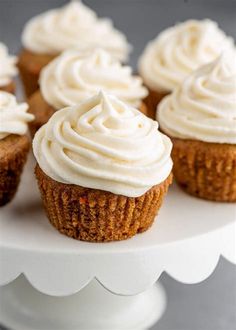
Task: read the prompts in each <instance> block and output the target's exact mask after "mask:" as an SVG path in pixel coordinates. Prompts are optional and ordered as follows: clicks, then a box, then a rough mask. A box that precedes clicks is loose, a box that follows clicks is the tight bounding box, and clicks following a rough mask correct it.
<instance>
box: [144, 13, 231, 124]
mask: <svg viewBox="0 0 236 330" xmlns="http://www.w3.org/2000/svg"><path fill="white" fill-rule="evenodd" d="M234 49H235V46H234V42H233V39H232V38H230V37H228V36H226V35H225V33H224V32H223V31H222V30H220V29H219V27H218V25H217V23H215V22H213V21H210V20H209V19H205V20H202V21H197V20H189V21H186V22H184V23H180V24H177V25H175V26H173V27H170V28H168V29H166V30H165V31H163V32H162V33H160V34H159V35H158V36H157V38H156V39H154V40H153V41H151V42H149V44H148V45H147V47H146V48H145V50H144V52H143V54H142V56H141V58H140V60H139V73H140V75H141V77H142V78H143V80H144V83H145V84H146V86H147V87H148V89H149V95H148V97H147V99H146V103H147V105H148V109H150V116H151V117H152V118H155V113H156V106H157V104H158V103H159V102H160V101H161V100H162V98H163V97H164V96H166V95H167V94H169V93H171V92H172V91H173V90H174V89H175V88H176V87H177V86H178V85H179V84H181V83H182V81H183V80H184V79H185V78H186V77H187V76H188V75H189V74H190V73H191V72H192V71H194V70H195V69H197V68H199V67H200V66H202V65H203V64H206V63H208V62H211V61H213V60H215V59H216V58H217V57H218V56H219V55H220V54H221V52H222V50H234Z"/></svg>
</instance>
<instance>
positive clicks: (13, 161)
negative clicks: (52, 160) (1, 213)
mask: <svg viewBox="0 0 236 330" xmlns="http://www.w3.org/2000/svg"><path fill="white" fill-rule="evenodd" d="M4 140H5V141H4V142H3V141H0V142H1V149H2V150H1V157H0V206H3V205H6V204H7V203H8V202H10V201H11V200H12V199H13V197H14V195H15V193H16V191H17V188H18V185H19V182H20V176H21V173H22V171H23V167H24V164H25V162H26V159H27V154H28V151H29V148H30V142H29V139H28V137H26V136H21V137H20V136H9V137H7V138H5V139H4ZM3 148H5V154H6V155H5V157H4V155H3Z"/></svg>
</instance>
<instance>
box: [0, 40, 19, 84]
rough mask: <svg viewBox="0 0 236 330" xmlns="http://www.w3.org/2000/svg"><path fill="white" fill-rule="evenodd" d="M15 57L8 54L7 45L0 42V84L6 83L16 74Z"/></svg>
mask: <svg viewBox="0 0 236 330" xmlns="http://www.w3.org/2000/svg"><path fill="white" fill-rule="evenodd" d="M16 61H17V59H16V57H15V56H11V55H9V54H8V49H7V47H6V46H5V45H4V44H3V43H1V42H0V86H6V85H8V84H9V83H10V82H11V80H12V78H13V77H14V76H15V75H16V74H17V69H16Z"/></svg>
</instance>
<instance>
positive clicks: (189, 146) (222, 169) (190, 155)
mask: <svg viewBox="0 0 236 330" xmlns="http://www.w3.org/2000/svg"><path fill="white" fill-rule="evenodd" d="M172 141H173V151H172V158H173V161H174V167H173V173H174V176H175V179H176V181H177V182H178V184H179V185H180V186H181V187H182V188H183V189H184V190H185V191H186V192H188V193H189V194H191V195H194V196H197V197H200V198H204V199H208V200H213V201H220V202H236V145H230V144H218V143H207V142H201V141H193V140H182V139H176V138H173V139H172Z"/></svg>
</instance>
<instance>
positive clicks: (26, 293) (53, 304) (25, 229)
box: [0, 159, 236, 330]
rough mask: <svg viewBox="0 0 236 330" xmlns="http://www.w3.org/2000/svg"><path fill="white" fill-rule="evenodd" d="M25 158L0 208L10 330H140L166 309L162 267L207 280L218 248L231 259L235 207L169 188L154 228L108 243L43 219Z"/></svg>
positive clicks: (2, 304)
mask: <svg viewBox="0 0 236 330" xmlns="http://www.w3.org/2000/svg"><path fill="white" fill-rule="evenodd" d="M32 167H33V161H32V159H30V160H29V162H28V164H27V167H26V170H25V173H24V175H23V179H22V183H21V186H20V189H19V191H18V194H17V196H16V198H15V199H14V201H13V202H12V203H11V204H9V205H7V206H6V207H4V208H2V209H1V210H0V285H1V288H0V323H1V324H3V325H4V326H6V327H9V328H10V329H12V330H79V329H81V330H86V329H89V330H95V329H96V330H99V329H103V330H106V329H107V330H108V329H109V330H132V329H133V330H141V329H147V328H149V327H150V326H152V325H153V324H154V323H155V322H156V321H157V320H158V319H159V318H160V317H161V315H162V314H163V312H164V309H165V304H166V299H165V293H164V290H163V288H162V287H161V286H160V284H158V285H156V284H155V282H156V281H157V280H158V278H159V277H160V275H161V274H162V272H163V271H166V272H168V274H169V275H171V276H172V277H173V278H175V279H176V280H179V281H181V282H184V283H189V284H191V283H197V282H200V281H202V280H204V279H205V278H207V277H208V276H209V275H210V274H211V273H212V272H213V270H214V268H215V267H216V265H217V263H218V260H219V257H220V255H223V256H224V257H225V258H227V259H228V260H229V261H231V262H234V263H236V251H235V238H236V206H235V204H222V203H213V202H208V201H203V200H200V199H196V198H193V197H191V196H188V195H187V194H185V193H184V192H182V191H181V190H180V189H179V188H178V187H177V186H175V185H173V187H171V189H170V192H169V194H168V196H167V198H166V200H165V203H164V205H163V207H162V209H161V211H160V215H159V216H158V218H157V220H156V221H155V223H154V225H153V227H152V228H151V229H150V230H148V231H147V232H146V233H143V234H140V235H136V236H135V237H134V238H132V239H129V240H127V241H122V242H114V243H104V244H101V243H100V244H95V243H85V242H79V241H75V240H73V239H70V238H68V237H66V236H63V235H60V234H59V233H58V232H57V231H56V230H55V229H54V228H52V227H51V225H50V224H49V222H48V221H47V219H46V217H45V215H44V213H43V211H42V206H41V202H40V198H39V194H38V191H37V188H36V184H35V181H34V178H33V176H32V174H31V173H32Z"/></svg>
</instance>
